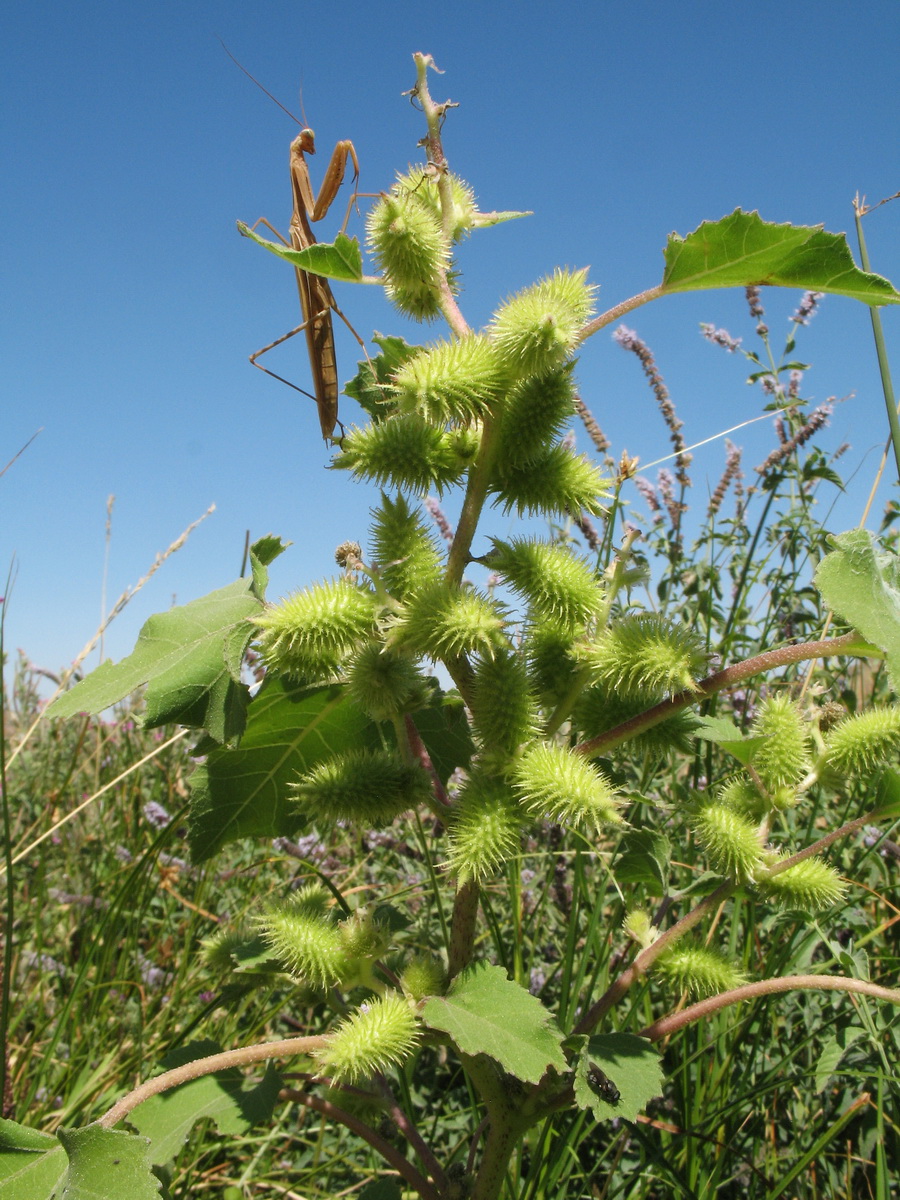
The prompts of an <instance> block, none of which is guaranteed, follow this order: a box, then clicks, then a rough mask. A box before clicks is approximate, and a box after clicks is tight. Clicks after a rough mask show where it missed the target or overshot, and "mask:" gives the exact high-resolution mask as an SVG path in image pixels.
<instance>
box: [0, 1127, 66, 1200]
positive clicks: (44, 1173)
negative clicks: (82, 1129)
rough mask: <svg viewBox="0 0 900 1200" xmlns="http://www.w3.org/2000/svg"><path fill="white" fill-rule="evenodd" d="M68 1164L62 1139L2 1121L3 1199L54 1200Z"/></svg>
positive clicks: (0, 1171)
mask: <svg viewBox="0 0 900 1200" xmlns="http://www.w3.org/2000/svg"><path fill="white" fill-rule="evenodd" d="M68 1165H69V1160H68V1158H67V1157H66V1152H65V1150H63V1148H62V1146H61V1145H60V1144H59V1140H58V1138H55V1137H53V1136H52V1135H51V1134H49V1133H41V1132H40V1131H39V1130H37V1129H28V1128H26V1127H25V1126H24V1125H17V1124H16V1122H15V1121H4V1120H0V1200H26V1197H27V1198H28V1200H50V1197H51V1196H52V1195H53V1190H54V1188H55V1187H56V1186H57V1185H58V1184H59V1183H60V1181H61V1180H62V1179H64V1177H65V1174H66V1169H67V1167H68Z"/></svg>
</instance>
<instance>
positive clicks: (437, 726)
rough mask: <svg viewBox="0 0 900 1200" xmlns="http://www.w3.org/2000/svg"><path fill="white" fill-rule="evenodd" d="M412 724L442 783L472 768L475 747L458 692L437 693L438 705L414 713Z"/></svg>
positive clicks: (436, 700) (431, 705)
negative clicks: (459, 770)
mask: <svg viewBox="0 0 900 1200" xmlns="http://www.w3.org/2000/svg"><path fill="white" fill-rule="evenodd" d="M412 722H413V724H414V725H415V727H416V729H417V730H418V731H419V736H420V737H421V739H422V741H423V742H424V743H425V749H426V750H427V751H428V756H429V758H430V759H431V765H432V766H433V767H434V769H435V771H436V772H437V775H438V778H439V779H440V781H441V783H446V782H447V780H448V779H449V778H450V776H451V775H452V774H453V772H454V771H455V770H456V768H457V767H467V766H468V765H469V761H470V759H471V757H472V755H473V754H474V753H475V744H474V742H473V741H472V735H471V732H470V728H469V722H468V721H467V720H466V710H465V706H464V705H463V702H462V698H461V697H460V696H459V695H458V694H457V693H456V692H449V693H446V692H441V691H440V690H437V691H436V695H435V701H434V703H433V704H429V705H428V707H427V708H420V709H418V711H417V712H414V713H413V714H412ZM391 734H393V730H391ZM392 740H393V739H392Z"/></svg>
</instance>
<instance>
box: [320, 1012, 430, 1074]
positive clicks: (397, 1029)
mask: <svg viewBox="0 0 900 1200" xmlns="http://www.w3.org/2000/svg"><path fill="white" fill-rule="evenodd" d="M420 1039H421V1030H420V1028H419V1025H418V1022H417V1021H416V1017H415V1014H414V1013H413V1011H412V1008H411V1007H410V1004H409V1002H408V1001H407V1000H406V999H405V998H404V997H403V996H401V995H398V993H396V992H389V993H388V994H387V995H385V996H382V997H380V998H379V999H375V1000H370V1001H367V1002H366V1003H364V1004H361V1005H360V1007H359V1009H358V1010H357V1011H356V1012H355V1013H354V1014H353V1015H352V1016H350V1017H348V1018H347V1019H346V1020H345V1021H342V1022H341V1024H340V1025H339V1026H338V1027H337V1029H336V1030H335V1031H334V1032H333V1033H331V1034H329V1035H328V1037H327V1041H326V1044H325V1046H324V1047H322V1049H321V1050H317V1051H316V1052H315V1053H314V1054H313V1057H314V1058H315V1059H316V1061H317V1063H318V1065H319V1068H320V1074H323V1075H330V1076H331V1077H332V1078H333V1079H335V1080H342V1081H344V1082H346V1083H358V1082H359V1081H360V1080H363V1079H368V1078H369V1077H370V1076H372V1075H376V1074H378V1073H379V1072H382V1071H387V1070H389V1069H390V1068H391V1067H395V1066H400V1065H402V1063H403V1062H405V1060H406V1059H407V1058H409V1057H410V1055H412V1054H413V1053H414V1051H415V1049H416V1047H417V1045H418V1043H419V1041H420Z"/></svg>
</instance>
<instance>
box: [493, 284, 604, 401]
mask: <svg viewBox="0 0 900 1200" xmlns="http://www.w3.org/2000/svg"><path fill="white" fill-rule="evenodd" d="M596 291H597V289H596V287H594V286H592V285H591V284H589V283H588V282H587V271H586V270H582V271H562V270H559V269H557V270H556V271H555V272H554V273H553V275H551V276H549V277H548V278H546V279H542V280H541V281H540V282H539V283H536V284H534V285H533V286H532V287H529V288H525V289H524V290H523V291H521V292H519V293H518V295H516V296H513V297H512V298H511V299H510V300H508V301H507V302H506V304H504V305H503V307H502V308H501V309H499V311H498V312H497V314H496V316H495V317H494V319H493V321H492V323H491V336H492V337H493V339H494V342H495V344H496V346H497V351H498V353H499V355H500V357H501V359H502V361H503V362H504V364H506V366H507V368H508V369H509V371H510V373H511V374H512V375H513V376H514V377H515V378H516V379H525V378H527V377H528V376H529V375H543V374H546V372H547V371H551V370H553V369H554V368H555V367H559V366H561V365H562V364H563V363H564V362H565V361H566V359H567V358H568V357H569V355H570V354H571V353H572V350H573V349H574V347H575V343H576V339H577V334H578V332H579V331H580V329H581V327H582V326H583V325H584V323H585V322H586V321H587V320H588V318H589V317H590V315H591V313H592V312H593V307H594V296H595V294H596Z"/></svg>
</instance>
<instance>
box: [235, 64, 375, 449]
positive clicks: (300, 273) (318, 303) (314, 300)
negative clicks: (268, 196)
mask: <svg viewBox="0 0 900 1200" xmlns="http://www.w3.org/2000/svg"><path fill="white" fill-rule="evenodd" d="M222 44H223V47H224V48H225V52H226V54H228V56H229V57H230V58H231V59H233V61H234V62H235V63H237V65H238V66H239V67H240V69H241V70H242V71H243V72H244V74H245V75H249V76H250V78H251V79H253V76H252V75H250V73H249V71H247V70H246V69H245V68H244V67H243V66H241V64H240V63H239V62H238V61H237V59H236V58H234V55H233V54H231V51H230V50H228V48H227V46H225V45H224V42H223V43H222ZM253 82H254V83H256V84H257V86H258V87H260V88H262V90H263V91H264V92H266V95H267V96H269V97H270V98H271V99H272V100H275V97H274V96H272V95H271V93H270V92H268V91H266V89H265V88H264V87H262V84H260V83H259V82H258V80H256V79H253ZM275 103H276V104H278V106H279V108H282V109H284V111H285V112H288V110H287V109H286V108H284V105H283V104H281V103H280V101H278V100H275ZM288 115H289V116H291V117H292V118H293V119H294V120H295V121H296V120H297V118H296V117H294V116H293V113H288ZM297 124H298V125H299V124H300V122H299V121H297ZM315 152H316V141H315V134H314V133H313V131H312V130H311V129H307V128H301V130H300V133H299V134H298V135H297V137H295V138H294V140H293V141H292V142H291V158H290V171H291V195H292V198H293V210H292V212H291V222H290V241H287V240H286V239H285V238H283V237H282V236H281V234H280V233H279V232H278V230H277V229H275V227H274V226H273V225H271V224H270V223H269V222H268V221H267V220H266V219H265V217H261V218H260V219H259V220H258V221H256V222H255V223H254V224H253V225H252V226H250V228H249V231H248V230H247V227H246V226H244V225H242V224H241V223H240V222H239V223H238V229H240V231H241V233H247V232H249V233H250V234H251V235H252V233H253V230H255V229H256V228H257V226H259V225H265V227H266V228H267V229H268V230H270V231H271V232H272V233H274V234H275V236H276V237H277V238H278V239H279V241H280V242H282V243H283V244H284V245H285V246H288V247H290V248H291V249H292V250H307V249H309V247H310V246H314V245H316V238H315V235H314V234H313V231H312V227H311V223H312V222H315V221H321V219H322V218H323V217H324V216H325V214H326V213H327V212H328V210H329V208H330V207H331V205H332V203H333V201H334V199H335V198H336V196H337V194H338V191H339V190H340V186H341V184H342V182H343V179H344V174H345V172H346V170H347V159H348V158H349V159H350V160H351V161H352V162H353V182H354V192H353V195H352V196H351V197H350V200H349V202H348V204H347V212H346V214H345V216H344V223H343V225H342V226H341V230H340V232H341V234H343V232H344V230H345V229H346V227H347V222H348V221H349V219H350V212H351V210H352V208H353V205H354V203H355V201H356V196H357V193H356V188H355V185H356V181H357V180H358V179H359V159H358V158H357V156H356V148H355V147H354V145H353V143H352V142H351V141H342V142H338V144H337V145H336V146H335V148H334V151H333V152H332V155H331V159H330V161H329V163H328V168H327V170H326V171H325V176H324V178H323V180H322V184H321V186H320V188H319V193H318V195H314V193H313V189H312V182H311V180H310V176H309V165H308V164H307V161H306V157H305V156H306V155H307V154H315ZM294 270H295V273H296V276H297V291H298V293H299V296H300V310H301V313H302V315H303V320H302V322H301V323H300V324H299V325H297V326H296V327H295V328H294V329H291V330H289V331H288V332H287V333H285V334H283V335H282V336H281V337H280V338H276V340H275V341H274V342H270V343H269V345H268V346H263V348H262V349H261V350H257V351H256V352H255V353H254V354H251V355H250V362H251V363H252V364H253V365H254V367H258V368H259V369H260V370H261V371H265V373H266V374H267V375H271V376H272V377H273V378H274V379H278V380H280V381H281V382H282V383H286V384H287V385H288V387H292V388H294V390H295V391H298V392H301V393H302V394H303V395H304V396H309V398H310V399H311V400H315V402H316V407H317V408H318V410H319V424H320V425H321V428H322V436H323V437H324V438H325V440H326V441H328V440H329V439H331V437H332V434H333V433H334V427H335V425H337V424H338V374H337V360H336V357H335V350H334V326H333V323H332V317H331V314H332V312H336V313H337V314H338V316H339V317H340V318H341V320H342V321H343V322H344V324H345V325H346V326H347V328H348V329H349V330H350V332H351V333H352V334H353V336H354V337H355V338H356V340H357V341H358V342H359V344H360V346H361V347H362V349H363V353H365V343H364V342H363V340H362V338H361V337H360V336H359V334H358V333H357V332H356V330H355V329H354V328H353V326H352V325H351V324H350V322H349V321H348V320H347V318H346V317H345V316H344V314H343V313H342V312H341V310H340V309H339V308H338V306H337V304H336V303H335V299H334V296H333V295H332V292H331V287H330V286H329V284H328V280H327V279H325V278H324V276H322V275H315V274H312V273H310V272H309V271H305V270H303V269H302V268H301V267H298V266H296V265H295V267H294ZM301 332H303V333H305V334H306V348H307V351H308V353H309V365H310V370H311V372H312V378H313V388H314V391H315V394H312V393H310V392H307V391H306V390H305V388H301V387H298V386H297V384H295V383H291V382H290V380H288V379H284V378H282V376H281V375H276V374H275V372H274V371H270V370H269V369H268V367H264V366H263V365H262V363H260V362H259V361H258V360H259V359H260V358H261V357H262V355H264V354H266V353H268V351H269V350H273V349H274V348H275V347H276V346H280V345H281V344H282V342H286V341H287V340H288V338H292V337H294V336H295V334H298V333H301Z"/></svg>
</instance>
